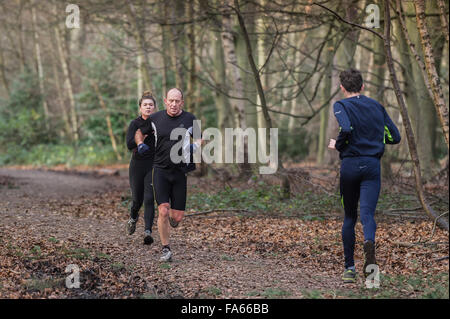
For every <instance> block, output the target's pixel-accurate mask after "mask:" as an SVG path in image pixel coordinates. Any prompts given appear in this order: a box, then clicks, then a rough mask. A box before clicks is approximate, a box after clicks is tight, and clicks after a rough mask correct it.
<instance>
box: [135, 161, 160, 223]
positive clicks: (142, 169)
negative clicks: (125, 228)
mask: <svg viewBox="0 0 450 319" xmlns="http://www.w3.org/2000/svg"><path fill="white" fill-rule="evenodd" d="M152 169H153V161H152V160H136V159H134V158H133V159H132V160H131V162H130V167H129V176H130V187H131V196H132V200H133V203H132V205H131V209H130V216H131V218H133V219H137V218H138V217H139V210H140V208H141V207H142V204H144V222H145V230H150V231H151V230H152V226H153V219H154V218H155V204H154V195H153V185H152Z"/></svg>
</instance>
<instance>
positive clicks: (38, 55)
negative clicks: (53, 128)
mask: <svg viewBox="0 0 450 319" xmlns="http://www.w3.org/2000/svg"><path fill="white" fill-rule="evenodd" d="M31 16H32V28H33V34H34V48H35V54H36V64H37V71H38V81H39V91H40V93H41V99H42V108H43V109H44V117H45V127H46V129H47V130H49V128H50V121H49V111H48V104H47V96H46V93H45V84H44V82H45V81H44V67H43V65H42V57H41V45H40V43H39V32H38V30H37V25H38V22H37V17H36V3H33V4H32V7H31Z"/></svg>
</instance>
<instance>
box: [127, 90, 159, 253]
mask: <svg viewBox="0 0 450 319" xmlns="http://www.w3.org/2000/svg"><path fill="white" fill-rule="evenodd" d="M156 111H157V106H156V100H155V98H154V97H153V95H152V93H151V92H150V91H145V92H144V93H143V94H142V97H141V98H140V99H139V113H140V116H139V117H137V118H136V119H134V120H133V121H131V123H130V125H129V127H128V131H127V147H128V149H129V150H131V151H132V156H131V161H130V167H129V177H130V188H131V195H132V200H133V203H132V205H131V209H130V219H129V220H128V223H127V232H128V234H129V235H132V234H133V233H134V232H135V230H136V222H137V220H138V218H139V210H140V208H141V207H142V204H144V222H145V233H144V244H145V245H150V244H152V243H153V238H152V226H153V219H154V217H155V206H154V196H153V185H152V169H153V159H154V155H155V144H156V136H155V131H154V130H153V129H152V130H150V131H149V132H148V134H147V135H145V139H144V143H143V144H140V145H139V147H138V146H137V145H136V143H135V141H134V135H135V134H136V130H137V129H138V128H139V127H140V126H141V125H142V124H143V123H144V122H145V120H146V119H147V118H148V117H149V116H150V115H151V114H152V113H154V112H156Z"/></svg>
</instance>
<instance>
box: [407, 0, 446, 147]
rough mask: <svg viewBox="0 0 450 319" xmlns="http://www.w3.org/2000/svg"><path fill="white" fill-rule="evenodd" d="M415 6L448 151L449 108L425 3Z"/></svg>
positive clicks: (430, 80) (429, 79) (429, 78)
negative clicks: (426, 18)
mask: <svg viewBox="0 0 450 319" xmlns="http://www.w3.org/2000/svg"><path fill="white" fill-rule="evenodd" d="M414 5H415V8H416V18H417V29H418V30H419V34H420V39H421V43H422V49H423V53H424V58H425V66H426V70H427V75H428V81H429V83H430V85H431V88H432V91H433V99H434V105H435V107H436V112H437V114H438V116H439V120H440V122H441V127H442V131H443V133H444V137H445V141H446V143H447V149H448V148H449V140H448V138H449V137H448V131H449V127H448V125H449V123H448V107H447V105H446V104H445V99H444V93H443V92H442V86H441V81H440V77H439V74H438V72H437V69H436V61H435V58H434V53H433V47H432V45H431V37H430V34H429V32H428V27H427V25H426V21H425V1H424V0H414Z"/></svg>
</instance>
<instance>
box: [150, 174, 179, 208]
mask: <svg viewBox="0 0 450 319" xmlns="http://www.w3.org/2000/svg"><path fill="white" fill-rule="evenodd" d="M186 181H187V178H186V174H185V173H184V172H183V171H181V170H180V169H178V168H160V167H154V168H153V188H154V190H155V198H156V203H157V204H158V206H159V205H161V204H164V203H169V204H170V208H172V209H176V210H182V211H184V210H185V208H186V189H187V188H186Z"/></svg>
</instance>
